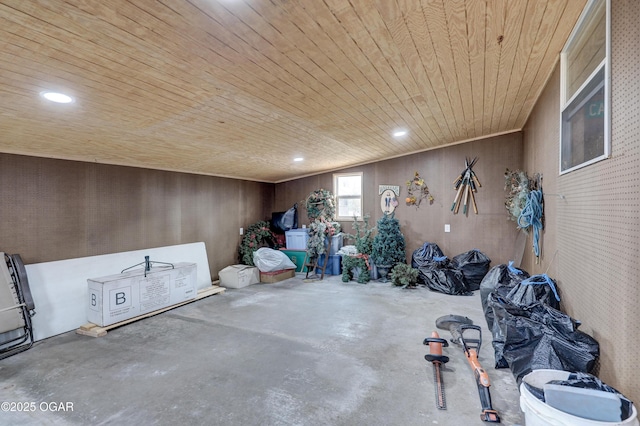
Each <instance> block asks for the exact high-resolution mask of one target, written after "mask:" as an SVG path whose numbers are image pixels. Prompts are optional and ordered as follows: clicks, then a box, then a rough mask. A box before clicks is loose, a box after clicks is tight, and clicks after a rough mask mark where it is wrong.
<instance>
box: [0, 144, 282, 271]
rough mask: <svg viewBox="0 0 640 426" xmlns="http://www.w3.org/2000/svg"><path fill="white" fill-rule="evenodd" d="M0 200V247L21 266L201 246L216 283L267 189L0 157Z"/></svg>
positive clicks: (269, 205) (264, 211)
mask: <svg viewBox="0 0 640 426" xmlns="http://www.w3.org/2000/svg"><path fill="white" fill-rule="evenodd" d="M0 196H1V199H2V204H0V217H1V218H2V220H0V250H3V251H5V252H7V253H19V254H20V255H21V256H22V258H23V259H24V261H25V263H39V262H47V261H53V260H61V259H69V258H76V257H84V256H93V255H99V254H106V253H116V252H122V251H129V250H138V249H145V248H152V247H162V246H168V245H174V244H183V243H191V242H197V241H204V242H205V244H206V247H207V256H208V259H209V268H210V270H211V277H212V278H213V279H216V278H217V276H218V271H219V270H220V269H222V268H224V267H225V266H227V265H230V264H234V263H237V247H238V244H239V243H240V239H241V237H240V233H239V229H240V227H244V228H246V227H247V226H249V225H250V224H252V223H254V222H256V221H258V220H264V219H267V218H270V217H271V211H272V209H273V197H274V185H273V184H266V183H257V182H249V181H241V180H235V179H225V178H218V177H210V176H200V175H192V174H186V173H174V172H165V171H158V170H149V169H140V168H133V167H120V166H109V165H101V164H92V163H82V162H75V161H64V160H53V159H46V158H36V157H27V156H20V155H9V154H0ZM133 260H134V261H135V259H133ZM143 260H144V259H141V260H140V261H143ZM152 260H153V259H152ZM156 260H158V261H167V262H170V261H171V259H156ZM133 263H135V262H133ZM120 266H122V265H117V266H116V269H117V268H118V267H120ZM125 266H127V265H125ZM115 272H118V271H117V270H116V271H115Z"/></svg>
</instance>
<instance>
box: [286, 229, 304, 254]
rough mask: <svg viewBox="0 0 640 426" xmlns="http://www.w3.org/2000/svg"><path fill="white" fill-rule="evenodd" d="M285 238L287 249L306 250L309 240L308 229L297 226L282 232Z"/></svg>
mask: <svg viewBox="0 0 640 426" xmlns="http://www.w3.org/2000/svg"><path fill="white" fill-rule="evenodd" d="M284 236H285V238H286V240H287V250H306V249H307V241H309V229H308V228H298V229H291V230H289V231H285V232H284Z"/></svg>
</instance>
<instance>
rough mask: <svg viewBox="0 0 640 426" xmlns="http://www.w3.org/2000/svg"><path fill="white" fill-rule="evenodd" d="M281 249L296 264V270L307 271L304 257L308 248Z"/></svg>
mask: <svg viewBox="0 0 640 426" xmlns="http://www.w3.org/2000/svg"><path fill="white" fill-rule="evenodd" d="M280 251H281V252H283V253H284V254H286V255H287V257H288V258H289V259H291V261H292V262H293V264H294V265H296V272H307V270H306V268H305V267H304V258H305V256H306V255H307V251H306V250H289V249H280Z"/></svg>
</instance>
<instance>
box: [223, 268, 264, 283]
mask: <svg viewBox="0 0 640 426" xmlns="http://www.w3.org/2000/svg"><path fill="white" fill-rule="evenodd" d="M218 276H219V277H220V285H221V286H222V287H226V288H242V287H246V286H248V285H251V284H256V283H259V282H260V271H258V268H256V267H255V266H248V265H231V266H227V267H226V268H224V269H223V270H222V271H220V272H218Z"/></svg>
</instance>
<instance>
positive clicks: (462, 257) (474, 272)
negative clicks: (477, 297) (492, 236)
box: [451, 249, 491, 291]
mask: <svg viewBox="0 0 640 426" xmlns="http://www.w3.org/2000/svg"><path fill="white" fill-rule="evenodd" d="M451 264H452V266H453V267H454V268H456V269H459V270H460V271H462V275H464V279H465V281H466V282H467V287H468V288H469V290H471V291H473V290H478V289H479V288H480V283H481V282H482V279H483V278H484V276H485V275H487V272H489V265H490V264H491V259H489V258H488V257H487V255H485V254H484V253H482V252H481V251H480V250H477V249H473V250H469V251H468V252H466V253H461V254H459V255H457V256H454V257H453V259H451Z"/></svg>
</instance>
